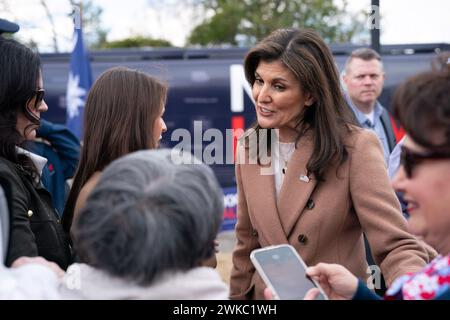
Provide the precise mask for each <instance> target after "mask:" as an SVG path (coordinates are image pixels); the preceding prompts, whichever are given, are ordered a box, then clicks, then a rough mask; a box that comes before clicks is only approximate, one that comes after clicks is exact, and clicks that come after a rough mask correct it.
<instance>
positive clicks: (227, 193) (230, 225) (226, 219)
mask: <svg viewBox="0 0 450 320" xmlns="http://www.w3.org/2000/svg"><path fill="white" fill-rule="evenodd" d="M222 190H223V204H224V211H223V222H222V226H221V227H220V231H229V230H234V227H235V225H236V220H237V189H236V187H233V188H223V189H222Z"/></svg>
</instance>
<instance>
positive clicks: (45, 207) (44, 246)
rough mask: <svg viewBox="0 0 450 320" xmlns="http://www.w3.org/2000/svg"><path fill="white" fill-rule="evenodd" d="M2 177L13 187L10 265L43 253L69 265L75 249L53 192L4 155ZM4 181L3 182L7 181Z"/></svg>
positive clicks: (8, 254) (9, 203)
mask: <svg viewBox="0 0 450 320" xmlns="http://www.w3.org/2000/svg"><path fill="white" fill-rule="evenodd" d="M0 177H1V180H2V181H3V183H6V184H7V185H9V187H10V190H9V191H10V192H9V195H8V196H9V197H10V199H9V201H8V205H10V208H9V211H10V238H9V245H8V252H7V255H6V265H7V266H10V265H11V264H12V263H13V262H14V260H16V259H17V258H19V257H21V256H29V257H33V256H42V257H44V258H46V259H47V260H50V261H53V262H55V263H57V264H58V265H59V266H60V267H61V268H62V269H66V268H67V267H68V265H69V264H70V263H71V259H72V256H71V251H70V246H69V242H68V237H67V236H66V234H65V232H64V230H63V229H62V226H61V224H60V221H59V218H58V215H57V214H56V212H55V210H54V208H53V206H52V201H51V196H50V194H49V193H48V191H47V190H45V188H43V187H42V186H38V187H36V186H35V183H34V182H32V181H31V179H30V178H28V177H27V176H26V175H25V174H24V173H23V172H22V171H21V170H20V169H19V168H18V167H17V166H16V165H14V164H13V163H12V162H10V161H8V160H7V159H5V158H3V157H0ZM3 183H2V184H3Z"/></svg>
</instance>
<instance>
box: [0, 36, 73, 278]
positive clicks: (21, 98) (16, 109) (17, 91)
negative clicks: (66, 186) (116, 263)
mask: <svg viewBox="0 0 450 320" xmlns="http://www.w3.org/2000/svg"><path fill="white" fill-rule="evenodd" d="M47 109H48V107H47V104H46V103H45V101H44V89H43V82H42V72H41V63H40V59H39V55H38V54H37V53H34V52H33V51H31V50H30V49H28V48H27V47H25V46H23V45H22V44H20V43H18V42H17V41H14V40H6V39H1V40H0V178H1V179H2V182H4V183H6V184H8V185H9V186H10V192H9V195H8V196H9V199H8V204H9V206H10V208H9V211H10V216H11V219H10V220H11V222H10V227H11V228H10V230H11V231H10V240H9V245H8V252H7V257H6V264H7V265H8V266H10V265H11V264H12V263H13V262H14V260H16V259H17V258H19V257H21V256H42V257H44V258H46V259H47V260H50V261H53V262H56V263H57V264H58V265H59V266H60V267H61V268H63V269H66V268H67V266H68V265H69V264H70V263H71V252H70V246H69V242H68V238H67V236H66V234H65V232H64V231H63V229H62V227H61V224H60V221H59V219H58V216H57V214H56V212H55V209H54V208H53V206H52V204H51V203H52V202H51V196H50V194H49V193H48V192H47V190H45V188H44V187H42V184H41V180H40V175H41V171H42V168H43V166H44V165H45V163H46V159H45V158H42V157H40V156H38V155H35V154H33V153H30V152H28V151H26V150H24V149H22V148H21V146H24V144H25V143H26V141H27V140H32V139H34V138H35V137H36V129H37V128H38V127H39V124H40V114H41V112H45V111H47Z"/></svg>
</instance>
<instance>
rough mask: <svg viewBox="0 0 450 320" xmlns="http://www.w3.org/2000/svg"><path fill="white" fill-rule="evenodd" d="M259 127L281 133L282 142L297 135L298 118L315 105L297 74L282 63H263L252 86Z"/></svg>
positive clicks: (260, 64) (277, 61)
mask: <svg viewBox="0 0 450 320" xmlns="http://www.w3.org/2000/svg"><path fill="white" fill-rule="evenodd" d="M252 93H253V98H254V100H255V108H256V115H257V119H258V124H259V125H260V126H261V127H262V128H275V129H279V130H280V139H281V141H287V142H289V141H292V140H293V139H295V136H296V130H295V126H296V119H297V117H298V116H299V114H300V113H301V112H302V111H303V109H304V108H305V106H310V105H311V104H312V99H311V98H310V97H309V95H307V94H305V93H304V92H303V89H302V86H301V84H300V82H299V81H298V80H297V78H296V77H295V75H294V74H293V73H292V72H291V71H290V70H289V69H288V68H287V67H286V66H285V65H284V64H283V63H282V62H281V61H280V60H275V61H271V62H266V61H262V60H261V61H260V62H259V64H258V67H257V68H256V71H255V82H254V83H253V87H252Z"/></svg>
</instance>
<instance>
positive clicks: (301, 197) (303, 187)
mask: <svg viewBox="0 0 450 320" xmlns="http://www.w3.org/2000/svg"><path fill="white" fill-rule="evenodd" d="M313 148H314V145H313V139H312V135H311V134H307V135H305V136H303V137H302V138H301V139H300V140H299V142H298V144H297V149H296V150H295V151H294V153H293V154H292V157H291V159H290V160H289V162H288V166H287V171H286V175H285V177H284V181H283V184H282V186H281V190H280V194H279V197H278V204H277V207H278V213H279V217H280V220H281V224H282V226H283V230H284V234H285V235H286V237H289V235H290V233H291V232H292V229H293V227H294V226H295V224H296V222H297V221H298V219H299V218H300V215H301V213H302V212H303V209H304V208H305V206H306V203H307V201H308V199H309V197H310V196H311V194H312V192H313V191H314V188H315V186H316V184H317V180H316V179H315V178H314V177H313V176H312V175H310V176H309V182H307V181H306V180H307V179H305V177H306V174H307V170H306V164H307V163H308V160H309V159H310V158H311V155H312V153H313Z"/></svg>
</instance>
